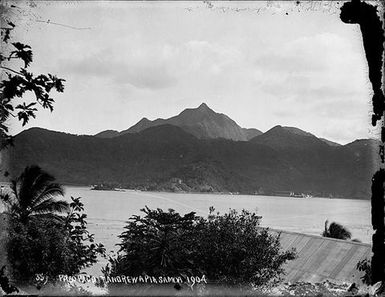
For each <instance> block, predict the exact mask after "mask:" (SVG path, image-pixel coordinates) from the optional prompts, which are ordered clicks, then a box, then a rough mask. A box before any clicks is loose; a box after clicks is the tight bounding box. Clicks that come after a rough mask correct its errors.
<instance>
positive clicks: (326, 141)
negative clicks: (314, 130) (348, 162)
mask: <svg viewBox="0 0 385 297" xmlns="http://www.w3.org/2000/svg"><path fill="white" fill-rule="evenodd" d="M320 140H322V141H323V142H325V143H326V144H328V145H330V146H341V144H339V143H337V142H334V141H330V140H327V139H325V138H320Z"/></svg>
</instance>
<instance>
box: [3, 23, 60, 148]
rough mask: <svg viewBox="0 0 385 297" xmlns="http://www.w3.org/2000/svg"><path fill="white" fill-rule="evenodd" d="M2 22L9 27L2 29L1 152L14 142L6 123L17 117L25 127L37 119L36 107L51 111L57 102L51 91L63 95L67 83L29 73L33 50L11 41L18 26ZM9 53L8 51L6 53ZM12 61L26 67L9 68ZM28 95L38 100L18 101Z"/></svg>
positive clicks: (43, 75)
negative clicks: (31, 119) (9, 119)
mask: <svg viewBox="0 0 385 297" xmlns="http://www.w3.org/2000/svg"><path fill="white" fill-rule="evenodd" d="M3 23H4V24H5V23H6V24H7V25H6V26H5V27H1V42H2V53H1V54H0V69H1V71H2V74H3V75H2V80H1V82H0V140H1V143H0V149H2V148H4V147H5V146H7V145H8V144H9V143H12V137H11V136H10V135H9V134H8V127H7V124H6V121H7V120H8V118H9V117H10V116H12V117H15V118H17V119H18V120H19V121H21V122H22V125H23V126H24V125H26V124H27V123H28V121H29V120H30V118H35V117H36V112H37V111H38V109H37V104H39V105H40V106H41V107H42V108H43V109H49V110H50V111H51V112H52V111H53V103H54V99H53V98H51V97H50V93H51V91H52V90H56V91H57V92H63V91H64V85H63V82H64V81H65V80H64V79H62V78H58V77H56V76H55V75H52V74H47V75H45V74H39V75H37V76H35V75H34V74H33V73H31V72H28V67H29V66H30V64H31V63H32V61H33V59H32V57H33V54H32V49H31V47H30V46H29V45H26V44H23V43H21V42H10V39H11V31H12V30H13V29H14V28H15V25H14V24H13V23H12V22H10V21H8V22H3V20H2V24H3ZM7 50H8V52H6V51H7ZM11 61H15V62H17V61H20V62H22V63H23V64H22V65H21V67H20V69H16V66H15V65H16V64H15V63H12V66H11V65H8V64H10V63H11ZM3 77H5V79H3ZM27 92H32V93H33V95H34V97H35V99H34V100H31V101H28V102H26V101H24V102H23V101H20V100H18V98H19V99H21V98H22V97H23V96H24V95H25V93H27Z"/></svg>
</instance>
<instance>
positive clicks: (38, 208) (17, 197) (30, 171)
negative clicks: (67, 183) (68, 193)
mask: <svg viewBox="0 0 385 297" xmlns="http://www.w3.org/2000/svg"><path fill="white" fill-rule="evenodd" d="M54 181H55V178H54V177H53V176H52V175H50V174H48V173H47V172H45V171H43V170H42V169H41V168H40V167H38V166H29V167H26V168H25V169H24V171H23V173H22V174H21V175H20V176H19V177H18V178H17V179H15V180H12V182H11V191H12V193H11V194H8V193H7V194H2V195H1V196H0V199H1V201H2V202H3V203H4V204H5V206H6V207H7V209H8V212H9V213H10V214H11V216H13V217H15V219H16V220H18V221H19V222H20V223H23V224H26V223H28V221H29V220H31V219H34V218H36V217H42V216H45V217H46V218H48V217H49V218H51V219H60V217H59V216H58V215H57V214H58V213H63V212H66V211H68V210H69V205H68V203H67V202H66V201H64V200H55V197H56V196H63V195H64V190H63V188H62V186H61V185H60V184H58V183H55V182H54Z"/></svg>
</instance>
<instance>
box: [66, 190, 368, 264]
mask: <svg viewBox="0 0 385 297" xmlns="http://www.w3.org/2000/svg"><path fill="white" fill-rule="evenodd" d="M71 196H74V197H82V201H83V203H84V205H85V211H86V213H87V215H88V228H89V230H90V232H91V233H94V234H95V239H96V242H101V243H103V244H104V245H105V247H106V249H107V251H116V250H117V247H116V246H115V245H116V244H117V243H119V238H118V235H119V234H120V233H121V232H122V231H123V227H124V226H125V222H126V221H127V219H128V218H129V217H130V216H132V215H133V214H140V209H141V208H143V207H145V206H148V207H150V208H162V209H164V210H167V209H169V208H172V209H175V210H176V211H178V212H180V213H187V212H191V211H195V212H196V213H197V214H198V215H201V216H207V215H208V210H209V207H210V206H214V207H215V209H216V210H217V211H220V212H221V213H224V212H227V211H228V210H229V209H237V210H242V209H247V210H250V211H256V212H257V213H258V214H259V215H261V216H262V221H261V226H264V227H270V228H274V229H281V230H287V231H294V232H301V233H306V234H312V235H320V234H321V233H322V231H323V228H324V223H325V220H329V222H333V221H335V222H338V223H340V224H342V225H344V226H346V227H347V228H348V229H349V230H350V231H351V232H352V238H357V239H359V240H361V241H362V242H366V243H370V242H371V235H372V229H371V220H370V201H369V200H353V199H328V198H308V199H301V198H290V197H273V196H251V195H250V196H248V195H217V194H175V193H157V192H136V191H122V192H120V191H92V190H90V188H89V187H66V199H68V200H69V199H70V197H71ZM103 262H104V261H103ZM100 264H103V263H100ZM98 266H99V265H98Z"/></svg>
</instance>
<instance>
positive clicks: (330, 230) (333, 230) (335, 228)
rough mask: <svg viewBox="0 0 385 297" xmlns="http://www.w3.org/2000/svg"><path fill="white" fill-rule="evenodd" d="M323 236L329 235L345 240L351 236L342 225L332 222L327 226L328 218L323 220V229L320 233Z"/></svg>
mask: <svg viewBox="0 0 385 297" xmlns="http://www.w3.org/2000/svg"><path fill="white" fill-rule="evenodd" d="M322 236H323V237H331V238H337V239H343V240H347V239H350V238H351V237H352V233H350V231H349V230H348V229H346V228H345V227H344V226H342V225H340V224H338V223H336V222H333V223H331V224H330V225H329V226H328V220H326V221H325V230H324V232H323V233H322Z"/></svg>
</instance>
